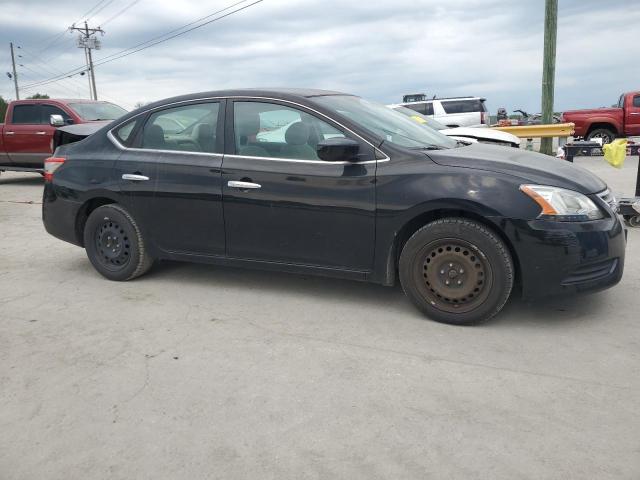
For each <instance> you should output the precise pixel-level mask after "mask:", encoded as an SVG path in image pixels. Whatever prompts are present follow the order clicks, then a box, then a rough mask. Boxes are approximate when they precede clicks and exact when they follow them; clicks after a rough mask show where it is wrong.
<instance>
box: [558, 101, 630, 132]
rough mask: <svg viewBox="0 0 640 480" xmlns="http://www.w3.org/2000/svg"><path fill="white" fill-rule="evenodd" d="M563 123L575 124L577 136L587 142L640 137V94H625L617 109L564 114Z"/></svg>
mask: <svg viewBox="0 0 640 480" xmlns="http://www.w3.org/2000/svg"><path fill="white" fill-rule="evenodd" d="M562 121H563V122H572V123H574V124H575V136H576V137H583V138H585V139H587V140H591V139H594V138H601V139H602V141H603V142H604V143H609V142H611V141H613V139H614V138H616V137H623V136H635V135H640V92H630V93H623V94H622V95H620V100H618V105H616V106H615V107H611V108H594V109H590V110H571V111H568V112H564V113H563V114H562Z"/></svg>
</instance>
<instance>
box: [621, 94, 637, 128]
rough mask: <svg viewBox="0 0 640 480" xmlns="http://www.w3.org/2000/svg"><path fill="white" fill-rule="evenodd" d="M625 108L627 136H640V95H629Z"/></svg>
mask: <svg viewBox="0 0 640 480" xmlns="http://www.w3.org/2000/svg"><path fill="white" fill-rule="evenodd" d="M629 96H630V97H631V98H629V100H627V107H626V108H625V111H624V112H625V119H624V122H625V134H626V135H640V94H635V95H629Z"/></svg>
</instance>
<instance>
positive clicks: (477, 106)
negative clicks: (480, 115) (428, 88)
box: [442, 100, 484, 113]
mask: <svg viewBox="0 0 640 480" xmlns="http://www.w3.org/2000/svg"><path fill="white" fill-rule="evenodd" d="M442 107H443V108H444V111H445V112H447V113H472V112H483V111H484V108H483V105H482V102H481V101H480V100H449V101H443V102H442Z"/></svg>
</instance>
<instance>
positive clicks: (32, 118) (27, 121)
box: [11, 105, 40, 125]
mask: <svg viewBox="0 0 640 480" xmlns="http://www.w3.org/2000/svg"><path fill="white" fill-rule="evenodd" d="M11 122H12V123H17V124H24V125H38V124H40V105H16V106H15V107H13V116H12V118H11Z"/></svg>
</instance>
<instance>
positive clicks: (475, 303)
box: [399, 217, 514, 325]
mask: <svg viewBox="0 0 640 480" xmlns="http://www.w3.org/2000/svg"><path fill="white" fill-rule="evenodd" d="M399 273H400V282H401V283H402V288H403V289H404V292H405V293H406V295H407V296H408V297H409V298H410V299H411V300H412V302H413V303H414V304H415V305H416V306H417V307H418V308H419V309H420V310H421V311H422V312H423V313H425V314H426V315H427V316H428V317H429V318H432V319H433V320H437V321H439V322H444V323H453V324H457V325H466V324H472V323H477V322H480V321H484V320H487V319H489V318H491V317H493V316H494V315H495V314H496V313H498V312H499V311H500V310H501V309H502V307H503V306H504V304H505V303H506V302H507V299H508V298H509V294H510V293H511V289H512V287H513V279H514V268H513V261H512V259H511V255H510V254H509V251H508V249H507V247H506V245H505V244H504V242H503V241H502V240H501V239H500V238H499V237H498V236H497V235H496V234H495V233H494V232H493V231H491V230H490V229H489V228H487V227H486V226H485V225H483V224H481V223H479V222H476V221H473V220H469V219H466V218H458V217H451V218H442V219H439V220H435V221H433V222H431V223H429V224H427V225H425V226H424V227H422V228H420V229H419V230H418V231H417V232H415V233H414V234H413V235H412V236H411V238H409V240H407V242H406V244H405V245H404V248H403V249H402V253H401V254H400V264H399Z"/></svg>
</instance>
